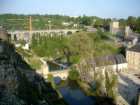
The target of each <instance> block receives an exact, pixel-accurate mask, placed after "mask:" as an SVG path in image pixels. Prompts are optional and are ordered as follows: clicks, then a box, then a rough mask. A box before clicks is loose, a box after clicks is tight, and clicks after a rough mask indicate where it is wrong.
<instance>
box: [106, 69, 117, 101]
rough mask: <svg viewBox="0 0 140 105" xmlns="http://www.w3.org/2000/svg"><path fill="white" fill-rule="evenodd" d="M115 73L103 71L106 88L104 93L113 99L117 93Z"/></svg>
mask: <svg viewBox="0 0 140 105" xmlns="http://www.w3.org/2000/svg"><path fill="white" fill-rule="evenodd" d="M117 82H118V79H117V75H115V74H112V73H110V72H107V71H106V72H105V88H106V95H107V96H108V97H111V98H113V99H116V93H117V90H116V89H117Z"/></svg>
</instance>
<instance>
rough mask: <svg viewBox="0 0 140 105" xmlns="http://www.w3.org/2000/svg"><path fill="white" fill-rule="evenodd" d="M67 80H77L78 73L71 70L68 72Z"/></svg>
mask: <svg viewBox="0 0 140 105" xmlns="http://www.w3.org/2000/svg"><path fill="white" fill-rule="evenodd" d="M68 78H69V79H70V80H72V81H77V80H78V79H79V72H78V71H77V70H76V69H73V68H72V69H71V70H70V71H69V75H68Z"/></svg>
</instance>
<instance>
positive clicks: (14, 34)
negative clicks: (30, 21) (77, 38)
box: [8, 29, 78, 41]
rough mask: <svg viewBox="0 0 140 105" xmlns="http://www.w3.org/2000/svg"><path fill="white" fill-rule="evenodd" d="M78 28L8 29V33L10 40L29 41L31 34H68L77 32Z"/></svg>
mask: <svg viewBox="0 0 140 105" xmlns="http://www.w3.org/2000/svg"><path fill="white" fill-rule="evenodd" d="M77 31H78V29H55V30H33V31H20V30H15V31H8V34H9V35H10V36H11V40H15V38H16V39H17V40H26V41H29V40H31V38H32V36H33V35H37V34H40V35H48V34H50V35H51V36H52V35H54V34H57V35H68V33H69V32H70V33H75V32H77Z"/></svg>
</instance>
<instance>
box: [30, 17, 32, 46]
mask: <svg viewBox="0 0 140 105" xmlns="http://www.w3.org/2000/svg"><path fill="white" fill-rule="evenodd" d="M31 40H32V17H31V16H30V17H29V43H30V41H31Z"/></svg>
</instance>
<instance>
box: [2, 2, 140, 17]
mask: <svg viewBox="0 0 140 105" xmlns="http://www.w3.org/2000/svg"><path fill="white" fill-rule="evenodd" d="M3 13H18V14H63V15H70V16H78V15H83V14H85V15H90V16H91V15H92V16H99V17H112V18H113V17H116V18H121V17H123V18H126V17H127V16H130V15H131V16H140V0H0V14H3Z"/></svg>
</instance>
